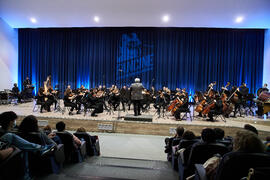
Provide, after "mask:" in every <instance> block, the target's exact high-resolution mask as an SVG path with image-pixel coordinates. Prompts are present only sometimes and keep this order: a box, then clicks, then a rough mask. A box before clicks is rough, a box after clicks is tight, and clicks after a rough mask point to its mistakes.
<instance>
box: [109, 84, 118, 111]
mask: <svg viewBox="0 0 270 180" xmlns="http://www.w3.org/2000/svg"><path fill="white" fill-rule="evenodd" d="M110 91H111V92H110V94H109V95H110V97H109V100H108V103H109V104H110V105H111V106H112V107H113V110H114V111H116V109H117V107H118V106H119V105H120V92H119V89H118V88H117V86H116V85H112V87H111V89H110Z"/></svg>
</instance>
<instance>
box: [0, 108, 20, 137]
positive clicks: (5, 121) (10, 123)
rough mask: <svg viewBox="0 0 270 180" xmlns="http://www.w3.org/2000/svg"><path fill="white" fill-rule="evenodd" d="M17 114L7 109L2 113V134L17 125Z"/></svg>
mask: <svg viewBox="0 0 270 180" xmlns="http://www.w3.org/2000/svg"><path fill="white" fill-rule="evenodd" d="M16 119H17V114H16V113H15V112H13V111H7V112H3V113H2V114H0V125H1V127H2V128H0V136H2V135H4V134H5V133H7V132H10V131H11V130H12V129H13V128H14V127H15V126H16Z"/></svg>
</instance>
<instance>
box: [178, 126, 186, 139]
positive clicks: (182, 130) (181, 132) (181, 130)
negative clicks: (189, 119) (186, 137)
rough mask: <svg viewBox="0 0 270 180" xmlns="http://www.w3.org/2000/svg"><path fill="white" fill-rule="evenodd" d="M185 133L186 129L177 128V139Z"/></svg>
mask: <svg viewBox="0 0 270 180" xmlns="http://www.w3.org/2000/svg"><path fill="white" fill-rule="evenodd" d="M184 131H185V129H184V128H183V127H182V126H178V127H177V128H176V135H177V137H182V135H183V133H184Z"/></svg>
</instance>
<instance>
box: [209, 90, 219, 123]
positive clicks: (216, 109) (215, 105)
mask: <svg viewBox="0 0 270 180" xmlns="http://www.w3.org/2000/svg"><path fill="white" fill-rule="evenodd" d="M212 107H213V108H212V109H210V111H209V113H208V117H209V119H207V120H208V121H211V122H214V119H213V115H215V114H216V115H218V114H222V113H223V102H222V100H221V98H220V96H218V95H217V96H216V100H214V102H213V106H212Z"/></svg>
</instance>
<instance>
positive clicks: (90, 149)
mask: <svg viewBox="0 0 270 180" xmlns="http://www.w3.org/2000/svg"><path fill="white" fill-rule="evenodd" d="M74 135H75V136H77V137H78V138H79V139H84V141H85V142H86V152H87V155H89V156H94V155H95V156H98V155H99V154H100V152H99V147H98V148H97V147H96V146H99V142H98V137H97V136H93V137H91V136H90V135H89V134H88V133H86V132H76V133H74ZM93 139H95V140H93ZM96 141H97V142H96ZM97 143H98V144H97Z"/></svg>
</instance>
